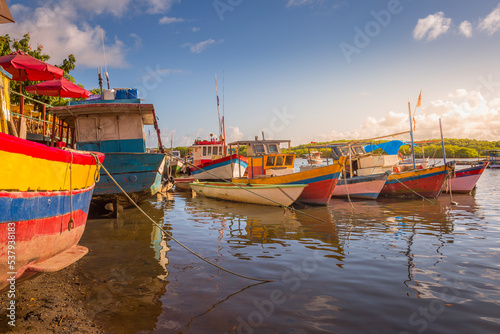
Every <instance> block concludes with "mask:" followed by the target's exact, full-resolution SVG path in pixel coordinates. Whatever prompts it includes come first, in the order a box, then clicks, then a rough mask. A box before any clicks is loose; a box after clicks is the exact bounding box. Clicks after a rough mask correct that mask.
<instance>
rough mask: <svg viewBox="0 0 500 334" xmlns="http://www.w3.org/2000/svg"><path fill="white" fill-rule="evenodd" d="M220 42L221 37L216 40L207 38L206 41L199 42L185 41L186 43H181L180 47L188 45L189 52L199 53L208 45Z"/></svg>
mask: <svg viewBox="0 0 500 334" xmlns="http://www.w3.org/2000/svg"><path fill="white" fill-rule="evenodd" d="M222 42H224V40H223V39H221V40H219V41H218V42H217V41H215V40H214V39H211V38H210V39H207V40H206V41H203V42H199V43H197V44H191V43H186V44H183V45H182V47H187V46H188V47H189V49H190V51H191V53H201V52H202V51H203V50H205V49H206V48H208V47H210V46H211V45H215V44H220V43H222Z"/></svg>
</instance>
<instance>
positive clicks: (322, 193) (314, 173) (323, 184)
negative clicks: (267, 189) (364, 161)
mask: <svg viewBox="0 0 500 334" xmlns="http://www.w3.org/2000/svg"><path fill="white" fill-rule="evenodd" d="M345 161H346V157H341V158H340V159H339V161H338V163H335V164H333V165H329V166H324V167H317V168H312V169H309V170H305V171H302V172H297V173H292V174H287V175H278V176H270V177H257V178H253V179H246V178H237V179H233V182H234V183H238V184H242V183H246V184H307V188H306V189H304V191H303V192H302V194H301V195H300V196H299V198H298V199H297V201H298V202H301V203H305V204H313V205H328V202H329V201H330V199H331V198H332V194H333V192H334V189H335V186H336V185H337V182H338V180H339V177H340V174H341V172H342V169H343V168H344V164H345Z"/></svg>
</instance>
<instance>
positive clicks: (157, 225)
mask: <svg viewBox="0 0 500 334" xmlns="http://www.w3.org/2000/svg"><path fill="white" fill-rule="evenodd" d="M100 165H101V168H102V169H104V171H105V172H106V174H108V176H109V177H110V178H111V180H113V182H114V183H115V184H116V186H117V187H118V188H119V189H120V190H121V191H122V192H123V193H124V194H125V196H126V197H127V198H128V200H129V201H130V202H131V203H132V204H133V205H134V206H135V207H136V208H137V209H139V211H141V212H142V214H144V216H146V217H147V218H148V219H149V220H150V221H151V222H152V223H153V224H154V225H155V226H156V227H157V228H158V229H160V231H162V232H164V233H165V234H166V235H168V236H169V237H170V238H172V240H174V241H175V242H176V243H177V244H178V245H179V246H181V247H182V248H184V249H185V250H187V251H188V252H190V253H191V254H193V255H195V256H197V257H198V258H200V259H201V260H203V261H205V262H206V263H208V264H211V265H212V266H214V267H216V268H218V269H220V270H222V271H225V272H227V273H229V274H232V275H235V276H239V277H242V278H246V279H250V280H253V281H260V282H274V280H269V279H261V278H255V277H250V276H245V275H242V274H238V273H235V272H234V271H231V270H229V269H225V268H223V267H221V266H219V265H217V264H215V263H213V262H211V261H210V260H207V259H205V258H204V257H202V256H201V255H199V254H198V253H196V252H195V251H193V250H191V249H190V248H189V247H188V246H186V245H184V244H183V243H182V242H180V241H179V240H177V239H176V238H174V236H173V235H172V233H170V232H169V231H165V230H164V229H163V227H162V226H160V225H159V224H158V223H157V222H155V221H154V220H153V218H151V217H150V216H149V215H148V214H147V213H146V212H144V210H142V209H141V207H140V206H139V205H137V203H136V202H135V201H134V200H133V199H132V198H130V196H129V195H128V194H127V192H126V191H125V190H124V189H123V188H122V187H121V186H120V185H119V184H118V182H116V180H115V179H114V178H113V177H112V176H111V174H110V173H109V172H108V170H107V169H106V167H104V166H103V165H102V164H100ZM116 209H117V208H115V210H116Z"/></svg>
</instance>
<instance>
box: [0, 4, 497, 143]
mask: <svg viewBox="0 0 500 334" xmlns="http://www.w3.org/2000/svg"><path fill="white" fill-rule="evenodd" d="M7 3H8V5H9V8H10V10H11V12H12V15H13V17H14V19H15V20H16V23H15V24H3V25H0V34H1V35H4V34H6V33H8V34H9V35H10V36H11V37H13V38H21V37H22V35H23V34H25V33H29V34H30V36H31V41H32V45H34V46H35V45H38V44H39V45H42V46H43V48H44V51H45V52H46V53H47V54H49V55H50V56H51V59H50V60H49V61H48V62H49V63H52V64H59V63H61V62H62V60H63V59H64V58H66V57H67V55H68V54H71V53H72V54H74V55H75V57H76V69H75V70H74V71H73V72H71V74H72V75H73V77H74V78H75V79H76V81H77V82H78V83H81V84H83V85H84V87H85V88H87V89H89V90H90V89H92V88H97V87H98V80H97V68H103V71H105V70H107V72H108V73H109V77H110V85H111V87H112V88H137V89H138V90H139V94H140V97H141V98H142V99H144V101H143V103H152V104H154V106H155V110H156V113H157V116H158V119H159V120H158V123H159V126H160V129H161V133H162V141H163V144H164V145H165V146H170V143H171V141H172V142H173V146H174V147H175V146H188V145H190V144H192V143H193V141H194V140H195V139H208V138H209V136H210V134H211V133H212V134H214V135H218V110H217V97H216V96H217V95H216V84H215V76H217V91H218V96H219V101H220V104H219V113H220V114H224V116H225V126H226V138H227V140H229V141H234V140H244V139H253V138H254V137H255V136H257V135H258V136H261V133H262V131H264V133H265V136H266V139H270V138H273V139H291V140H292V145H294V146H295V145H299V144H305V143H310V142H324V141H331V140H338V139H367V138H374V137H380V136H385V135H389V134H393V133H398V132H403V131H408V130H409V129H410V123H409V122H410V118H409V111H408V102H410V109H411V112H412V114H413V118H414V119H415V131H414V137H415V139H416V140H425V139H435V138H439V137H440V130H439V119H441V122H442V129H443V135H444V137H445V138H470V139H478V140H494V141H498V140H500V115H499V108H500V64H499V62H498V60H499V56H498V55H499V54H500V1H499V0H496V1H489V0H482V1H470V0H383V1H378V0H370V1H368V0H364V1H363V0H359V1H354V0H352V1H349V0H207V1H203V0H86V1H76V0H49V1H37V0H35V1H33V0H30V1H16V0H10V1H9V0H7ZM103 45H104V47H103ZM104 55H105V56H104ZM420 92H421V106H420V107H417V102H418V97H419V94H420ZM397 138H398V139H409V135H404V136H399V137H397ZM146 142H147V145H148V146H150V147H154V146H155V145H156V139H155V136H154V135H153V131H152V130H151V128H150V127H148V128H147V130H146Z"/></svg>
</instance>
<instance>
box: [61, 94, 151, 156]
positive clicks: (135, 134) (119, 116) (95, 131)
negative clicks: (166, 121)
mask: <svg viewBox="0 0 500 334" xmlns="http://www.w3.org/2000/svg"><path fill="white" fill-rule="evenodd" d="M86 102H87V101H86ZM110 102H113V100H111V101H110ZM110 102H109V101H102V100H96V101H89V102H87V103H82V104H76V105H69V106H62V107H53V108H51V111H52V113H53V114H54V115H55V116H57V117H58V118H59V119H62V120H63V121H64V122H65V123H67V124H70V126H74V127H75V139H76V143H77V145H76V146H77V149H79V150H85V151H98V152H103V153H111V152H130V153H143V152H146V140H145V133H144V125H154V121H155V112H154V106H153V105H152V104H141V103H110Z"/></svg>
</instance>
